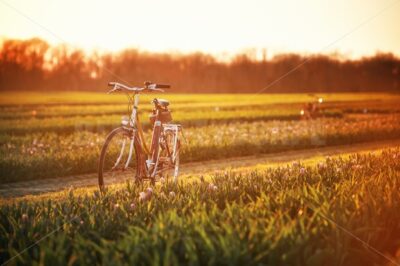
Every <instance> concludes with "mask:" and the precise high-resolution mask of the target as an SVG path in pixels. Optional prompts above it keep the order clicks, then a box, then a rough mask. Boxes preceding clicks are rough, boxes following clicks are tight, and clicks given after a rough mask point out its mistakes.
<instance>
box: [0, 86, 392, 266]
mask: <svg viewBox="0 0 400 266" xmlns="http://www.w3.org/2000/svg"><path fill="white" fill-rule="evenodd" d="M153 97H155V95H154V96H153V95H152V96H145V97H143V98H142V100H141V103H142V105H141V107H142V109H141V110H142V112H141V113H140V118H141V120H142V121H143V122H144V123H145V128H147V129H146V132H145V135H146V136H147V137H150V130H149V129H148V117H147V114H148V113H149V112H150V110H151V105H150V104H149V102H150V100H151V99H152V98H153ZM161 97H163V98H167V99H169V100H170V101H171V110H172V114H173V118H174V121H175V122H179V123H181V124H182V125H183V126H184V135H185V139H183V140H182V144H183V146H182V150H181V162H182V163H183V165H182V167H184V166H185V163H186V162H193V161H207V160H210V159H226V160H228V159H229V158H233V157H238V156H246V155H259V154H266V153H275V152H280V151H290V150H296V149H306V148H318V147H324V146H334V145H339V144H348V145H350V144H353V143H360V142H370V141H376V140H394V139H399V138H400V105H399V103H400V95H398V94H378V93H375V94H373V93H372V94H367V93H363V94H318V95H316V96H310V95H307V94H272V95H267V94H261V95H233V94H226V95H222V94H221V95H203V94H200V95H174V94H167V95H162V96H161ZM315 97H321V98H323V99H324V102H323V103H322V104H321V105H320V109H321V115H320V117H319V118H317V119H313V120H302V119H301V115H300V110H301V109H302V108H303V105H304V103H306V102H309V101H315ZM126 103H127V101H126V98H125V97H124V96H122V95H106V94H99V93H75V92H74V93H32V92H30V93H0V110H1V112H0V182H2V183H3V184H4V183H6V182H15V181H24V180H36V179H43V178H52V177H60V176H61V177H63V176H70V175H79V174H84V173H95V172H96V169H97V161H98V157H99V152H100V149H101V146H102V144H103V141H104V139H105V136H106V134H107V132H109V131H110V130H111V129H112V128H114V127H117V126H119V123H120V120H121V116H123V115H126V113H127V105H126ZM399 158H400V150H399V149H391V150H384V151H382V152H379V153H374V154H369V153H366V154H359V155H352V156H350V157H346V158H326V159H324V160H322V161H321V158H318V160H317V159H315V160H311V161H312V162H311V163H307V164H304V163H297V162H296V163H293V164H290V165H285V166H283V165H274V167H272V168H271V167H270V166H265V165H264V166H259V167H254V168H251V169H249V168H248V169H236V170H232V171H229V172H226V173H220V174H213V175H211V176H209V175H207V176H206V177H205V178H204V179H203V178H202V177H203V174H202V173H198V174H196V175H193V176H190V179H189V178H188V179H185V180H181V182H180V183H179V184H177V185H174V184H171V183H168V182H167V183H157V184H156V185H155V186H152V187H149V185H148V184H147V183H141V184H134V183H126V184H118V185H115V186H113V187H112V188H110V189H109V190H108V191H107V193H106V194H104V195H102V194H100V193H99V192H98V190H97V188H79V189H75V190H74V189H70V190H68V191H61V192H58V193H52V194H49V195H42V196H37V197H28V198H25V199H16V200H14V199H10V200H7V201H0V243H1V244H0V263H1V262H6V261H7V260H8V259H10V258H13V259H12V260H10V261H9V265H21V264H38V265H100V264H102V265H109V264H112V265H138V264H139V265H142V264H146V265H147V264H153V265H158V264H163V265H171V264H184V265H204V264H213V265H221V264H230V265H243V264H248V265H305V264H306V265H366V264H375V265H395V263H400V255H399V254H400V244H399V243H400V226H399V221H400V216H399V212H398V210H399V209H400V194H399V193H398V188H399V186H400V183H399V182H400V181H399V180H400V163H399V162H400V160H399ZM343 228H345V230H343ZM48 234H50V236H49V237H47V238H44V239H42V238H43V237H44V236H46V235H48ZM41 239H42V240H41ZM357 239H358V240H357ZM360 239H361V240H362V241H365V243H367V244H365V243H362V242H360V241H359V240H360ZM38 240H41V241H40V242H39V243H38V244H36V245H33V246H32V247H31V248H30V249H28V250H27V251H26V252H23V253H22V254H21V255H18V254H19V252H20V251H22V250H24V249H25V248H26V247H29V246H31V245H32V244H34V243H36V241H38ZM376 251H378V252H376ZM382 254H383V255H382ZM17 255H18V256H17ZM14 256H16V257H14Z"/></svg>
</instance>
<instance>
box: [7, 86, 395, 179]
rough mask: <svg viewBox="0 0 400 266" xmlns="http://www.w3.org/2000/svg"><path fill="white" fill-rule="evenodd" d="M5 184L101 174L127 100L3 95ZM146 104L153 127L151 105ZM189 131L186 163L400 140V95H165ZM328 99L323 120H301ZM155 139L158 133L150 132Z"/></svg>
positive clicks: (93, 96)
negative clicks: (312, 104) (104, 151)
mask: <svg viewBox="0 0 400 266" xmlns="http://www.w3.org/2000/svg"><path fill="white" fill-rule="evenodd" d="M0 96H1V97H0V99H1V100H0V104H1V105H0V110H1V112H0V155H1V156H0V180H1V181H2V182H12V181H17V180H28V179H37V178H48V177H54V176H67V175H73V174H83V173H90V172H95V171H96V167H97V160H98V156H99V150H100V148H101V145H102V143H103V140H104V138H105V136H106V134H107V132H109V131H110V130H111V129H112V128H115V127H117V126H119V124H120V120H121V116H123V115H126V114H127V99H126V97H125V96H124V95H107V94H105V93H104V94H101V93H75V92H74V93H33V92H29V93H1V94H0ZM156 96H157V95H144V96H143V97H142V99H141V109H140V110H142V111H141V112H140V118H141V121H143V123H144V126H145V128H148V125H149V121H148V113H149V112H150V110H151V105H150V100H151V99H152V98H153V97H156ZM160 97H165V98H168V99H169V100H170V101H171V110H172V114H173V118H174V121H175V122H178V123H181V124H183V126H184V133H185V136H186V141H184V142H183V143H184V145H183V148H182V156H181V157H182V160H181V161H182V162H190V161H201V160H206V159H222V158H229V157H235V156H243V155H254V154H260V153H270V152H277V151H283V150H292V149H300V148H307V147H320V146H325V145H336V144H347V143H353V142H363V141H372V140H382V139H392V138H398V137H400V123H399V122H400V121H399V120H400V106H399V105H398V102H400V95H397V94H378V93H375V94H365V93H363V94H355V93H353V94H318V95H312V96H310V95H307V94H271V95H267V94H260V95H244V94H237V95H236V94H221V95H203V94H199V95H195V94H193V95H174V94H170V95H169V94H167V95H160ZM316 97H321V98H323V99H324V102H323V103H322V104H321V105H320V109H321V114H322V115H321V116H322V117H321V118H319V119H316V120H312V121H301V120H300V118H301V115H300V110H301V109H302V108H303V105H304V103H306V102H308V101H315V98H316ZM146 135H147V136H149V135H150V132H149V131H147V133H146Z"/></svg>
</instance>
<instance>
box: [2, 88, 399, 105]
mask: <svg viewBox="0 0 400 266" xmlns="http://www.w3.org/2000/svg"><path fill="white" fill-rule="evenodd" d="M171 92H173V90H171ZM0 96H1V97H0V106H38V105H39V106H40V105H50V106H54V105H56V106H57V105H66V104H67V105H82V104H95V105H98V104H125V103H127V98H126V96H125V95H124V94H112V95H110V94H106V90H104V93H95V92H45V93H43V92H0ZM155 97H157V98H158V97H160V98H166V99H168V100H170V101H171V102H173V103H174V104H185V103H186V104H194V103H222V104H227V103H228V104H229V103H231V104H237V103H241V102H242V103H246V104H257V103H260V104H278V103H305V102H310V101H313V100H315V99H316V98H318V97H322V98H324V99H326V100H327V101H330V102H351V101H359V102H365V101H394V100H396V101H399V100H400V95H399V94H394V93H321V94H320V93H318V94H305V93H290V94H284V93H276V94H168V93H163V94H143V95H141V102H142V103H149V102H150V101H151V100H152V99H153V98H155Z"/></svg>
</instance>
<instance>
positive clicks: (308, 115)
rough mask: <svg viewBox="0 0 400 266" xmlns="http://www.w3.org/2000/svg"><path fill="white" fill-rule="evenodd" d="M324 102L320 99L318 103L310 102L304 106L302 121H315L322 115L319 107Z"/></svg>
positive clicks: (301, 113)
mask: <svg viewBox="0 0 400 266" xmlns="http://www.w3.org/2000/svg"><path fill="white" fill-rule="evenodd" d="M322 102H323V99H322V98H318V102H308V103H306V104H304V106H303V109H302V110H301V111H300V115H301V119H304V120H310V119H315V118H317V117H318V116H319V115H320V112H319V109H320V108H319V105H320V104H321V103H322Z"/></svg>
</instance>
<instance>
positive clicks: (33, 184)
mask: <svg viewBox="0 0 400 266" xmlns="http://www.w3.org/2000/svg"><path fill="white" fill-rule="evenodd" d="M391 147H393V148H394V147H400V139H398V140H388V141H379V142H367V143H357V144H351V145H339V146H329V147H322V148H315V149H304V150H295V151H285V152H279V153H270V154H264V155H257V156H245V157H233V158H228V159H222V160H211V161H202V162H194V163H187V164H182V165H181V167H180V170H181V174H182V175H200V174H206V173H208V174H209V173H213V172H218V171H223V170H225V169H232V168H240V167H251V166H256V165H258V164H275V163H288V162H291V161H298V160H300V161H301V160H305V159H309V158H312V157H316V156H335V155H340V154H346V153H356V152H362V151H373V150H378V149H383V148H391ZM87 186H97V174H96V173H94V174H86V175H75V176H69V177H58V178H49V179H40V180H30V181H20V182H15V183H6V184H0V197H2V198H13V197H21V196H26V195H34V194H41V193H47V192H55V191H59V190H63V189H67V188H70V187H74V188H76V187H87Z"/></svg>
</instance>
